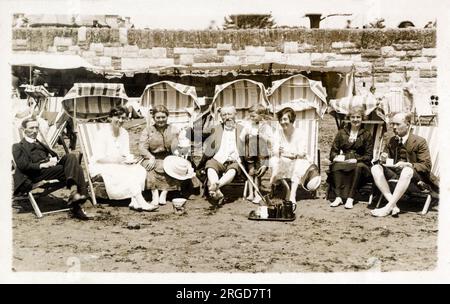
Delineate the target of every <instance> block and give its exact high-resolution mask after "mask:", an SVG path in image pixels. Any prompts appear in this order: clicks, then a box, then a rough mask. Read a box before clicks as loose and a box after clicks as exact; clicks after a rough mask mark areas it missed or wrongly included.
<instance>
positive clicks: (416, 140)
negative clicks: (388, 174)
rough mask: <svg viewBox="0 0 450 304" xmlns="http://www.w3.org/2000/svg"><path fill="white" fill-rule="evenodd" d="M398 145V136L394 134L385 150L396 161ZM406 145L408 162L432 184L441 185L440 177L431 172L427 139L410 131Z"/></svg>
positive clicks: (423, 178) (425, 180)
mask: <svg viewBox="0 0 450 304" xmlns="http://www.w3.org/2000/svg"><path fill="white" fill-rule="evenodd" d="M398 145H399V143H398V140H397V137H396V136H393V137H391V139H390V140H389V143H388V145H387V146H386V147H385V152H386V153H388V154H389V158H393V159H394V161H397V159H396V152H397V151H398ZM404 146H405V149H406V159H407V162H409V163H411V164H412V165H413V168H414V170H415V171H416V172H417V173H418V174H419V175H420V177H421V178H422V180H423V181H424V182H426V183H428V184H431V185H432V186H435V187H439V185H438V184H439V182H438V179H437V178H436V176H434V175H433V174H432V173H431V156H430V150H429V149H428V145H427V141H426V140H425V139H424V138H422V137H420V136H417V135H414V134H412V133H410V134H409V136H408V140H407V141H406V143H405V144H404Z"/></svg>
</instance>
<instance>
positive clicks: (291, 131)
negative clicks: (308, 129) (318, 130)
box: [270, 108, 320, 210]
mask: <svg viewBox="0 0 450 304" xmlns="http://www.w3.org/2000/svg"><path fill="white" fill-rule="evenodd" d="M295 117H296V115H295V112H294V110H293V109H292V108H284V109H283V110H281V111H279V112H278V113H277V118H278V122H279V124H280V128H278V129H277V131H276V133H275V136H273V142H272V157H271V159H270V167H271V168H272V175H271V178H270V184H272V185H273V184H274V183H276V182H277V181H279V180H283V179H290V180H291V189H290V194H289V201H291V202H292V204H293V206H294V210H295V206H296V205H297V201H296V193H297V188H298V185H299V184H300V183H301V184H303V182H304V179H305V177H306V175H307V172H308V171H309V170H310V168H311V167H312V165H313V160H312V159H310V158H309V156H308V153H307V147H306V145H305V140H304V138H302V137H301V135H300V130H298V129H296V128H295V127H294V122H295ZM319 185H320V176H319V177H318V178H317V177H316V178H313V179H311V180H310V181H309V182H308V183H307V185H306V189H307V190H310V191H311V190H315V189H317V187H318V186H319Z"/></svg>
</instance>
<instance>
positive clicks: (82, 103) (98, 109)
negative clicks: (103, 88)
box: [63, 96, 123, 119]
mask: <svg viewBox="0 0 450 304" xmlns="http://www.w3.org/2000/svg"><path fill="white" fill-rule="evenodd" d="M122 102H123V99H121V98H116V97H105V96H90V97H80V98H74V99H65V100H64V101H63V106H64V110H65V111H66V112H67V113H68V114H69V115H70V116H72V117H75V116H76V118H82V119H88V118H100V117H107V116H108V115H109V111H111V109H112V108H114V107H115V106H118V105H121V104H122Z"/></svg>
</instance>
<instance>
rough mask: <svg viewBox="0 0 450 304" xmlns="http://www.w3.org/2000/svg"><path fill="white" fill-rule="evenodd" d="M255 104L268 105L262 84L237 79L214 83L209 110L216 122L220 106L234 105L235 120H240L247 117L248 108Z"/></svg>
mask: <svg viewBox="0 0 450 304" xmlns="http://www.w3.org/2000/svg"><path fill="white" fill-rule="evenodd" d="M255 104H262V105H263V106H265V107H269V102H268V99H267V96H266V90H265V88H264V84H262V83H261V82H257V81H253V80H250V79H239V80H234V81H231V82H227V83H224V84H221V85H216V88H215V93H214V98H213V100H212V102H211V105H210V112H211V114H212V115H213V117H214V120H215V122H216V123H217V122H218V121H219V111H220V108H222V107H224V106H234V107H235V108H236V120H237V121H242V120H244V119H246V118H247V116H248V110H249V109H250V107H251V106H253V105H255Z"/></svg>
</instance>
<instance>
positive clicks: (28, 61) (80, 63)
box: [10, 53, 93, 69]
mask: <svg viewBox="0 0 450 304" xmlns="http://www.w3.org/2000/svg"><path fill="white" fill-rule="evenodd" d="M10 64H11V65H17V66H30V67H40V68H46V69H76V68H90V69H92V68H93V66H92V65H91V64H90V63H89V62H87V61H86V60H85V59H83V58H82V57H80V56H78V55H59V54H58V55H57V54H42V53H35V54H33V53H32V54H28V53H27V54H20V53H19V54H17V53H15V54H13V55H12V56H11V59H10Z"/></svg>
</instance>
